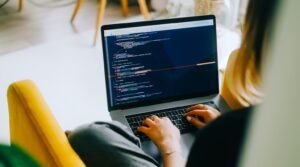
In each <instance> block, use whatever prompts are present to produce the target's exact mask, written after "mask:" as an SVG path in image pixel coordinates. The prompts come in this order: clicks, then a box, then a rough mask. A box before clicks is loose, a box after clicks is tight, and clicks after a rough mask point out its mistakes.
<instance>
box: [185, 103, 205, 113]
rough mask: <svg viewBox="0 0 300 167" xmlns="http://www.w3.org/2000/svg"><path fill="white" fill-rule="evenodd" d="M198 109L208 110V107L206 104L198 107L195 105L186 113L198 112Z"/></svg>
mask: <svg viewBox="0 0 300 167" xmlns="http://www.w3.org/2000/svg"><path fill="white" fill-rule="evenodd" d="M196 109H198V110H207V106H206V105H204V104H197V105H194V106H192V107H190V108H188V109H187V110H186V111H187V112H189V111H192V110H196Z"/></svg>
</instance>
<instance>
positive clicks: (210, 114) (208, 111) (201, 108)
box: [185, 104, 221, 127]
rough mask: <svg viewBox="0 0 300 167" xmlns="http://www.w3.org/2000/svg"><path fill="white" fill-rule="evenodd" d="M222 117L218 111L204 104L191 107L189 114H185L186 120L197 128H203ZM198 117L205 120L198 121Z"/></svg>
mask: <svg viewBox="0 0 300 167" xmlns="http://www.w3.org/2000/svg"><path fill="white" fill-rule="evenodd" d="M220 115H221V113H220V112H219V111H218V110H216V109H214V108H213V107H211V106H208V105H203V104H198V105H195V106H192V107H190V108H189V109H188V110H187V113H186V114H185V116H186V119H187V120H188V121H189V122H190V123H192V124H193V125H195V126H197V127H203V126H204V125H206V124H207V123H209V122H210V121H212V120H214V119H216V118H217V117H219V116H220ZM197 116H198V117H201V118H203V121H201V120H198V119H197V118H196V117H197Z"/></svg>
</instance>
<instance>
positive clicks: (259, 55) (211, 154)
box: [69, 0, 277, 167]
mask: <svg viewBox="0 0 300 167" xmlns="http://www.w3.org/2000/svg"><path fill="white" fill-rule="evenodd" d="M276 5H277V0H250V2H249V5H248V10H247V15H246V20H245V25H244V31H243V37H242V44H241V47H240V49H239V50H237V51H235V52H233V54H232V55H231V56H230V60H229V62H228V67H227V69H226V72H225V78H224V83H223V88H222V91H221V95H222V96H223V97H224V99H225V100H226V101H227V103H228V104H229V106H230V107H231V108H232V110H235V112H229V113H227V114H224V115H222V116H220V113H219V111H217V110H216V109H214V108H212V107H209V106H206V105H201V104H199V105H196V106H193V107H191V108H190V109H188V111H187V113H186V118H187V120H188V121H189V122H190V123H192V124H194V125H195V126H197V127H202V128H201V129H200V130H199V132H198V136H197V138H196V140H195V142H194V145H193V147H192V149H191V152H190V154H189V157H188V160H187V162H186V161H185V160H184V159H183V158H182V156H181V150H180V133H179V130H178V129H177V127H175V126H174V125H173V124H172V122H171V121H170V120H169V118H167V117H163V118H159V117H157V116H155V115H153V116H150V117H149V118H146V119H145V120H144V123H143V126H140V127H139V128H138V131H140V132H142V133H144V134H145V135H147V136H148V137H149V138H150V139H151V140H152V141H153V142H154V143H155V144H156V146H157V147H158V149H159V151H160V153H161V155H162V157H163V163H164V166H172V167H174V166H185V165H186V166H230V167H231V166H236V165H237V161H238V155H239V151H240V148H241V145H242V141H243V137H244V131H245V129H246V125H247V121H248V118H249V115H250V113H251V111H250V110H251V109H252V108H251V106H253V105H256V104H257V103H259V102H260V101H261V98H262V93H261V91H260V86H261V64H262V61H263V48H264V47H265V44H266V43H267V40H268V39H267V37H268V36H269V33H270V29H271V23H272V19H273V18H274V13H275V7H276ZM236 110H239V111H236ZM196 116H200V117H202V118H203V120H204V121H199V120H198V119H196ZM213 120H214V121H213ZM69 140H70V143H71V145H72V146H73V148H74V149H75V151H76V152H77V153H78V154H79V156H80V157H81V158H82V160H83V161H84V162H85V163H86V165H87V166H158V164H157V162H156V161H155V160H153V159H152V158H151V157H150V156H148V155H147V154H145V153H144V152H143V151H142V150H141V149H140V147H139V141H138V139H137V138H136V137H135V136H133V135H132V134H130V133H128V132H127V131H126V129H125V128H124V127H123V126H121V125H117V124H116V123H104V122H102V123H101V122H98V123H94V124H90V125H87V126H83V127H81V128H79V129H77V130H75V131H74V132H72V134H70V136H69Z"/></svg>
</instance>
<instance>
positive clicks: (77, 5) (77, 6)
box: [71, 0, 83, 23]
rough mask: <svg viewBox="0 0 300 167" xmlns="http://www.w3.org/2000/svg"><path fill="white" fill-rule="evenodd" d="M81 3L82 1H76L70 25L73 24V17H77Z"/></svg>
mask: <svg viewBox="0 0 300 167" xmlns="http://www.w3.org/2000/svg"><path fill="white" fill-rule="evenodd" d="M82 3H83V0H78V1H77V4H76V7H75V10H74V12H73V15H72V17H71V23H73V21H74V19H75V17H76V16H77V13H78V11H79V9H80V7H81V5H82Z"/></svg>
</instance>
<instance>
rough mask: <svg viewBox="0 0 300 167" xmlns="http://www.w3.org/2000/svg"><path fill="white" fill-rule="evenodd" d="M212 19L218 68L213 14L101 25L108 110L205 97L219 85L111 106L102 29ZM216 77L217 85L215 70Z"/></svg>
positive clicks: (107, 66) (216, 92)
mask: <svg viewBox="0 0 300 167" xmlns="http://www.w3.org/2000/svg"><path fill="white" fill-rule="evenodd" d="M209 19H213V26H214V28H213V29H214V32H213V35H214V37H213V38H215V39H216V40H215V46H216V47H215V48H216V52H215V54H214V56H215V57H214V58H215V60H216V63H217V70H218V68H219V67H218V49H217V32H216V18H215V16H214V15H206V16H193V17H182V18H175V19H165V20H153V21H142V22H132V23H120V24H110V25H103V26H102V27H101V37H102V52H103V58H104V72H105V74H104V76H105V86H106V101H107V106H108V110H109V111H113V110H120V109H129V108H136V107H141V106H148V105H154V104H160V103H166V102H172V101H177V100H184V99H189V98H196V97H205V96H209V95H213V94H218V93H219V86H217V89H216V90H212V91H206V92H202V93H194V94H189V95H182V96H177V97H172V98H170V97H168V98H164V99H158V100H149V101H145V102H135V103H130V104H125V105H118V106H112V104H110V99H111V98H112V97H111V93H110V86H109V78H108V76H109V74H108V71H109V70H108V68H109V64H107V60H108V57H107V56H108V55H107V54H106V47H107V46H106V42H105V36H104V31H105V30H113V29H121V28H131V27H141V26H151V25H161V24H169V23H182V22H190V21H201V20H209ZM215 77H216V78H217V82H218V83H217V85H219V73H218V72H217V75H216V76H215Z"/></svg>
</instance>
